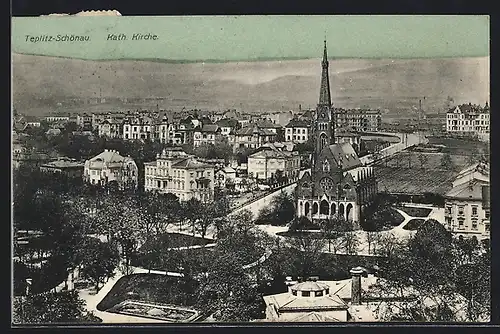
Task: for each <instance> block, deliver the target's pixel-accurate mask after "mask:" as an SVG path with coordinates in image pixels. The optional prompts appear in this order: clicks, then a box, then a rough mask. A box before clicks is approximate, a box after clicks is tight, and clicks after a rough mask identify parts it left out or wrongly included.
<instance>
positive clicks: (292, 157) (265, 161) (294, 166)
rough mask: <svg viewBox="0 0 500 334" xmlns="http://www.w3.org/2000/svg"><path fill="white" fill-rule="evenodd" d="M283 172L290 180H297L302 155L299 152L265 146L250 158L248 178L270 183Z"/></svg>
mask: <svg viewBox="0 0 500 334" xmlns="http://www.w3.org/2000/svg"><path fill="white" fill-rule="evenodd" d="M278 171H281V173H282V176H284V177H286V178H287V179H288V180H290V181H291V180H295V179H296V178H298V176H299V171H300V155H299V153H298V152H297V151H292V152H289V151H286V150H280V149H278V148H276V147H274V146H272V145H269V146H265V147H264V146H263V147H261V148H260V149H259V150H258V151H257V152H255V153H253V154H251V155H249V156H248V176H249V177H250V178H255V179H258V180H264V181H270V180H271V179H272V178H273V177H275V176H277V173H278Z"/></svg>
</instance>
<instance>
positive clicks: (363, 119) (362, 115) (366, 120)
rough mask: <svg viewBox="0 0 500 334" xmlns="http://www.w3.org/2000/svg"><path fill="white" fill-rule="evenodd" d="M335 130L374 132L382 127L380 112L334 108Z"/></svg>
mask: <svg viewBox="0 0 500 334" xmlns="http://www.w3.org/2000/svg"><path fill="white" fill-rule="evenodd" d="M335 116H336V118H337V122H336V126H337V128H344V129H352V130H355V131H363V132H376V131H379V130H380V128H381V126H382V114H381V112H380V110H373V109H343V108H336V109H335Z"/></svg>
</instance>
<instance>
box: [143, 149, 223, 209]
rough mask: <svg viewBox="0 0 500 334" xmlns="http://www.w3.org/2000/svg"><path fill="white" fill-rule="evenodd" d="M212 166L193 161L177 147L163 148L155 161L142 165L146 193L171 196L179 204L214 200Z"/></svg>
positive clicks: (213, 173) (193, 158)
mask: <svg viewBox="0 0 500 334" xmlns="http://www.w3.org/2000/svg"><path fill="white" fill-rule="evenodd" d="M214 177H215V171H214V167H213V166H211V165H208V164H205V163H202V162H199V161H198V160H196V158H195V157H193V156H190V155H188V154H186V153H185V152H184V151H182V150H180V149H177V148H168V149H164V150H163V151H162V153H161V154H158V155H157V158H156V161H152V162H147V163H145V164H144V188H145V190H146V191H158V192H160V193H171V194H174V195H176V196H177V197H178V198H179V200H181V201H188V200H190V199H191V198H196V199H198V200H200V201H202V202H210V201H212V200H213V198H214Z"/></svg>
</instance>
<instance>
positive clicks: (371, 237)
mask: <svg viewBox="0 0 500 334" xmlns="http://www.w3.org/2000/svg"><path fill="white" fill-rule="evenodd" d="M380 238H381V237H380V232H377V231H366V242H367V243H368V254H376V253H377V245H378V243H379V242H380Z"/></svg>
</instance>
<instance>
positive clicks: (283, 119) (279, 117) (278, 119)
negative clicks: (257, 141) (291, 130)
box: [261, 111, 293, 127]
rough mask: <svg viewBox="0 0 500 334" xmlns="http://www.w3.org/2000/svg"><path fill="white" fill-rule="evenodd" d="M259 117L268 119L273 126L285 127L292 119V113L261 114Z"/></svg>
mask: <svg viewBox="0 0 500 334" xmlns="http://www.w3.org/2000/svg"><path fill="white" fill-rule="evenodd" d="M261 116H262V117H263V118H265V119H269V120H270V121H271V122H273V123H274V124H277V125H280V126H281V127H285V125H287V124H288V123H289V122H290V121H291V120H292V119H293V112H292V111H275V112H269V113H265V114H262V115H261Z"/></svg>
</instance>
